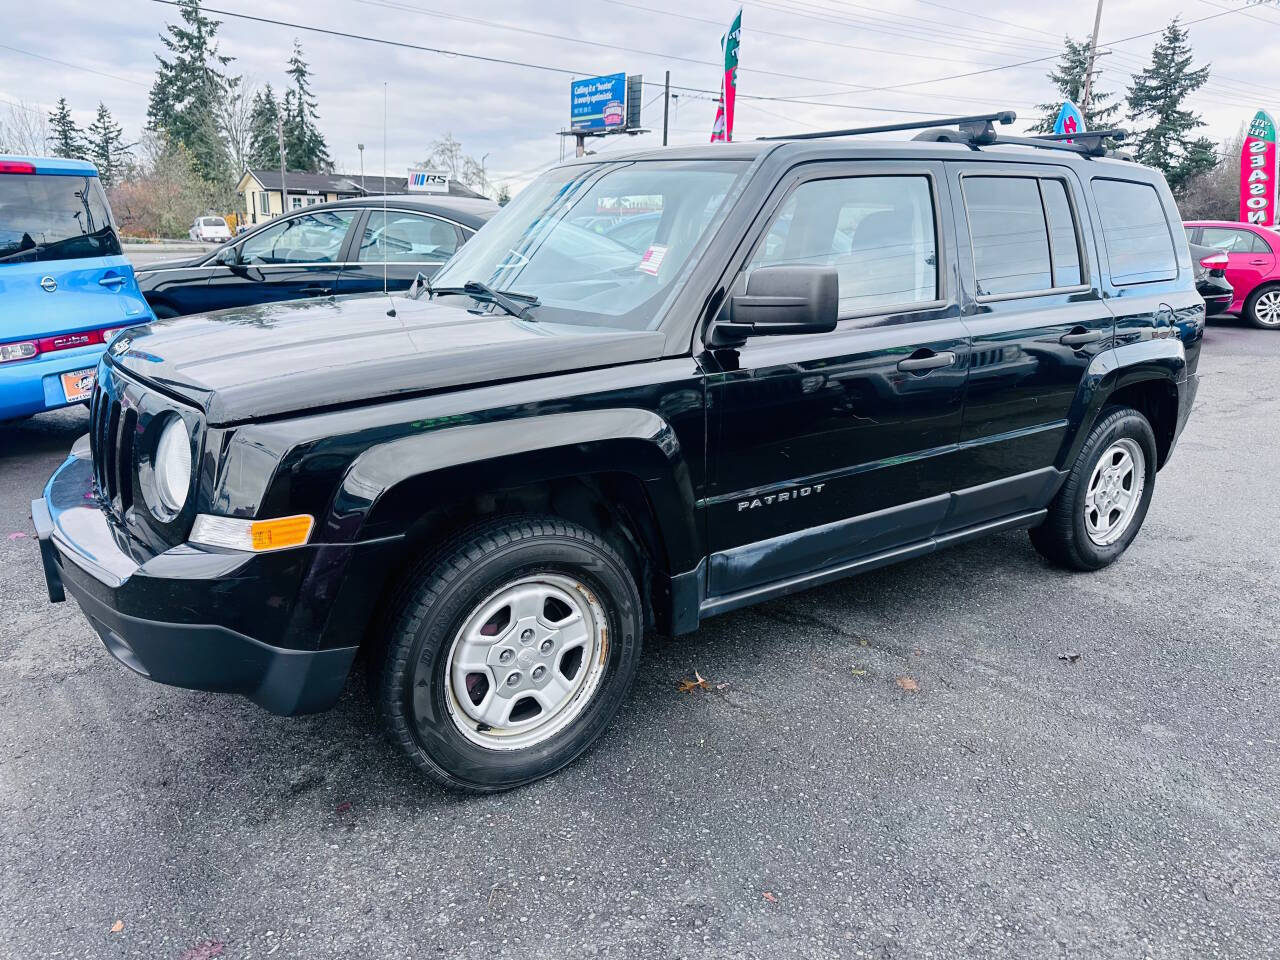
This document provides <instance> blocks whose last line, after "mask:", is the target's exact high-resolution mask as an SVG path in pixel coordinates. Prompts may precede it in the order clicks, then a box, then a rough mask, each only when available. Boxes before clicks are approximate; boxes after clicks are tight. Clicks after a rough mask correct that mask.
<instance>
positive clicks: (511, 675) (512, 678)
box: [507, 670, 520, 687]
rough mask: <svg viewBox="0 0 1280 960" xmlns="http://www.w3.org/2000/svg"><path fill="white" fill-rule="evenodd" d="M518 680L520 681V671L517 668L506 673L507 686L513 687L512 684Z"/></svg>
mask: <svg viewBox="0 0 1280 960" xmlns="http://www.w3.org/2000/svg"><path fill="white" fill-rule="evenodd" d="M519 682H520V671H519V670H516V671H515V672H514V673H509V674H507V686H508V687H514V686H515V685H516V684H517V683H519Z"/></svg>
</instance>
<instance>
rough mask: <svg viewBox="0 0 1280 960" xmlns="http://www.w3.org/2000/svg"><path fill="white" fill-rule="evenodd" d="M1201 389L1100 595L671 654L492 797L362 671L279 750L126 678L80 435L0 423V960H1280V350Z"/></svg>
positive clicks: (1057, 592) (838, 620)
mask: <svg viewBox="0 0 1280 960" xmlns="http://www.w3.org/2000/svg"><path fill="white" fill-rule="evenodd" d="M1201 373H1202V374H1203V375H1204V381H1203V384H1202V387H1201V391H1200V396H1199V400H1198V402H1197V405H1196V410H1195V414H1194V417H1193V419H1192V421H1191V424H1190V426H1189V427H1188V429H1187V432H1186V433H1185V435H1184V437H1183V439H1182V441H1181V443H1180V445H1179V448H1178V450H1177V453H1176V455H1175V457H1174V458H1173V460H1172V462H1171V463H1170V465H1169V467H1168V469H1167V470H1165V471H1164V472H1163V473H1161V474H1160V477H1159V480H1158V482H1157V490H1156V495H1155V500H1154V503H1153V506H1152V510H1151V513H1150V514H1149V516H1148V518H1147V521H1146V526H1145V529H1144V530H1143V532H1142V534H1141V536H1140V537H1139V539H1138V541H1137V542H1136V543H1135V545H1134V547H1133V548H1132V549H1131V550H1130V551H1129V553H1128V554H1127V555H1126V556H1125V557H1124V558H1123V559H1122V561H1121V562H1119V563H1118V564H1116V565H1115V566H1113V567H1111V568H1109V569H1107V570H1105V571H1103V572H1101V573H1096V574H1089V575H1080V574H1066V573H1062V572H1060V571H1056V570H1053V569H1050V568H1048V567H1046V566H1045V565H1044V564H1043V563H1042V562H1041V561H1040V560H1039V558H1038V557H1037V555H1036V554H1035V553H1034V552H1033V551H1032V549H1031V546H1030V544H1029V543H1028V541H1027V538H1026V536H1025V534H1021V533H1015V534H1007V535H1002V536H998V537H995V538H993V539H989V540H987V541H984V542H979V543H974V544H969V545H966V546H962V547H959V548H956V549H953V550H951V551H950V552H944V553H940V554H937V555H934V556H932V557H928V558H925V559H923V560H918V561H914V562H911V563H907V564H905V565H901V566H898V567H894V568H890V569H885V570H880V571H877V572H874V573H871V574H868V575H866V576H863V577H861V578H859V579H855V580H851V581H847V582H844V583H840V584H835V585H832V586H829V587H826V588H823V589H819V590H815V591H812V592H809V593H805V594H801V595H799V596H796V597H792V598H788V599H785V600H780V601H775V602H771V603H768V604H765V605H763V606H760V607H757V608H755V609H752V610H747V611H743V612H740V613H736V614H731V615H727V616H724V617H722V618H718V619H715V620H712V621H709V622H708V623H707V624H706V625H705V626H704V627H703V629H702V630H701V631H699V632H698V633H696V634H694V635H692V636H689V637H684V638H681V639H679V640H657V639H655V640H652V641H651V642H650V644H649V647H648V649H647V652H646V655H645V660H644V662H643V664H642V667H641V675H640V678H639V680H638V682H637V684H636V686H635V689H634V691H633V692H632V694H631V696H630V699H629V702H628V703H627V705H626V706H625V707H624V709H623V711H622V713H621V715H620V717H619V719H618V720H617V721H616V722H615V724H614V725H613V727H612V728H611V730H610V731H609V732H608V733H607V734H606V736H605V737H604V739H603V740H602V742H601V743H600V744H599V746H598V747H597V748H596V749H595V750H594V751H593V752H591V753H590V754H589V755H588V756H587V757H585V758H584V759H583V760H581V761H580V762H578V763H577V764H575V765H574V766H572V767H570V768H569V769H568V770H566V771H564V772H562V773H561V774H560V775H558V776H556V777H554V778H552V779H551V780H549V781H545V782H542V783H540V784H537V785H535V786H533V787H530V788H526V789H523V790H520V791H518V792H515V793H510V794H506V795H502V796H497V797H490V798H482V799H473V798H464V797H459V796H454V795H450V794H446V793H443V792H440V791H439V790H437V789H435V788H434V787H432V786H430V785H428V784H427V783H425V782H423V781H421V780H419V779H418V778H417V777H416V776H415V774H414V772H413V771H412V769H411V768H410V767H409V765H408V764H407V763H406V762H403V761H401V760H400V759H399V757H398V756H397V755H396V754H395V753H394V752H393V750H392V749H391V748H390V747H389V746H388V745H387V744H385V743H384V742H383V740H382V738H381V733H380V730H379V729H378V727H377V726H376V725H375V723H374V721H373V718H372V716H371V712H370V708H369V704H368V701H367V699H366V697H365V695H364V692H363V684H362V682H361V678H357V679H356V680H354V681H353V682H352V683H351V684H350V686H349V690H348V692H347V694H346V695H345V696H344V698H343V700H342V702H341V704H340V706H339V707H338V708H337V709H336V710H335V711H333V712H331V713H329V714H325V715H319V716H312V717H306V718H299V719H282V718H277V717H273V716H270V715H268V714H266V713H264V712H262V711H261V710H259V709H258V708H256V707H254V706H253V705H252V704H250V703H248V702H247V701H244V700H240V699H234V698H226V697H220V696H214V695H209V694H202V693H194V692H189V691H183V690H176V689H170V688H165V687H161V686H158V685H155V684H151V683H148V682H146V681H143V680H141V679H139V678H137V677H135V676H133V675H132V674H130V673H129V672H128V671H127V670H125V669H124V668H123V667H121V666H120V665H118V664H117V663H116V662H115V661H114V660H112V659H111V657H110V656H109V655H108V654H107V652H106V651H105V650H104V649H103V647H102V645H101V644H100V643H99V641H98V640H97V638H96V637H95V635H94V634H93V633H92V632H91V630H90V629H89V627H88V625H87V624H86V623H85V621H84V620H83V618H82V617H81V616H80V614H79V611H78V610H77V609H76V607H75V604H74V602H68V603H66V604H64V605H60V606H56V607H51V606H50V605H49V604H48V603H47V601H46V598H45V593H44V585H43V580H42V577H41V573H40V563H39V558H38V551H37V547H36V544H35V541H34V539H33V538H32V536H31V522H30V518H29V510H28V503H29V501H30V499H31V498H32V497H33V496H35V495H36V494H37V493H38V492H39V489H40V487H41V485H42V484H43V482H44V480H45V478H46V477H47V476H48V474H49V473H50V471H51V470H52V469H53V468H54V466H55V465H56V464H57V462H58V461H59V460H60V459H61V458H62V456H63V455H64V454H65V452H66V450H67V449H68V448H69V447H70V445H71V443H72V442H73V440H74V439H75V438H76V437H77V436H78V435H79V434H81V433H82V432H84V430H85V424H86V414H85V412H84V411H82V410H80V409H76V410H73V411H66V412H61V413H57V414H52V415H45V416H41V417H38V418H35V419H34V420H31V421H29V422H27V423H26V424H24V425H20V426H17V427H0V584H3V587H2V588H0V701H2V702H3V703H4V704H5V711H4V712H5V722H4V726H3V730H2V731H0V850H3V854H2V855H0V862H2V863H3V867H2V868H0V902H3V903H4V904H5V908H4V909H3V911H0V955H5V956H12V957H22V958H31V957H93V958H113V957H146V958H175V960H176V958H185V960H196V958H204V957H213V956H224V957H233V958H249V957H267V956H273V955H274V956H276V957H290V958H293V957H306V958H327V957H349V958H384V957H388V958H389V957H415V958H422V957H465V958H490V957H513V958H567V957H580V956H603V957H643V958H656V957H664V958H665V957H719V958H729V957H735V958H736V957H749V958H770V960H772V958H790V957H796V958H801V957H803V958H827V957H874V958H945V957H956V956H973V957H983V958H990V957H1009V958H1043V957H1105V958H1116V957H1124V958H1142V957H1151V958H1168V957H1187V958H1197V960H1202V958H1211V957H1241V958H1245V957H1248V958H1257V957H1269V956H1276V955H1280V916H1278V915H1277V909H1276V907H1277V902H1278V900H1280V879H1278V878H1280V762H1277V751H1278V750H1280V720H1278V719H1277V718H1278V717H1280V666H1278V665H1277V658H1278V655H1280V618H1278V617H1277V612H1278V611H1280V532H1278V531H1280V500H1278V499H1277V498H1276V496H1275V489H1276V478H1277V477H1278V476H1280V334H1274V333H1267V332H1263V331H1258V330H1253V329H1250V328H1248V327H1246V326H1244V325H1243V324H1241V323H1239V322H1233V321H1225V322H1221V323H1217V324H1215V325H1213V326H1211V327H1210V329H1209V332H1208V335H1207V338H1206V343H1205V348H1204V357H1203V360H1202V362H1201ZM24 533H25V534H27V536H21V535H22V534H24ZM1072 657H1078V658H1077V659H1074V660H1072V659H1070V658H1072ZM1064 658H1067V659H1064ZM694 671H697V672H698V673H700V674H701V676H703V677H705V678H706V679H707V680H708V681H709V684H710V689H709V690H695V691H693V692H689V693H684V692H680V691H679V690H678V689H677V685H678V684H679V683H680V682H681V681H682V680H685V679H689V678H692V677H693V675H694Z"/></svg>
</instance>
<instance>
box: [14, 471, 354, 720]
mask: <svg viewBox="0 0 1280 960" xmlns="http://www.w3.org/2000/svg"><path fill="white" fill-rule="evenodd" d="M91 492H92V465H91V464H90V462H89V461H88V460H86V459H83V458H82V457H77V456H75V455H73V456H72V457H71V458H69V459H68V460H67V461H66V462H65V463H64V464H63V465H62V466H61V467H60V468H59V469H58V471H57V472H56V473H54V475H53V477H52V478H50V480H49V484H48V485H47V486H46V488H45V493H44V497H43V498H42V499H40V500H35V501H33V502H32V504H31V516H32V519H33V520H34V521H35V527H36V535H37V537H38V538H39V541H40V556H41V560H42V561H43V563H44V573H45V581H46V585H47V586H48V590H49V599H50V600H51V601H53V602H55V603H57V602H59V601H61V600H63V599H65V594H66V593H70V594H71V595H72V596H73V597H74V598H75V599H76V601H77V602H78V603H79V604H80V609H81V610H82V611H83V612H84V614H85V616H86V617H87V618H88V619H89V623H90V624H91V625H92V626H93V628H94V629H95V630H96V631H97V632H98V635H99V636H100V637H101V638H102V642H103V643H104V644H105V645H106V648H107V650H108V651H110V653H111V654H112V656H114V657H115V658H116V659H117V660H119V661H120V662H121V663H123V664H124V665H125V666H126V667H128V668H129V669H130V670H133V671H134V672H136V673H139V674H141V675H142V676H144V677H148V678H150V679H152V680H155V681H158V682H160V683H167V684H171V685H173V686H178V687H188V688H190V689H195V690H212V691H218V692H225V693H238V694H243V695H244V696H247V697H248V698H249V699H251V700H252V701H254V702H255V703H257V704H258V705H260V706H262V707H264V708H266V709H267V710H270V711H271V712H272V713H279V714H297V713H312V712H315V711H318V710H325V709H328V708H329V707H331V706H332V705H333V704H334V703H335V702H336V701H337V699H338V697H339V696H340V695H341V693H342V688H343V685H344V684H345V683H346V679H347V674H348V673H349V672H350V669H351V664H352V662H353V661H354V659H355V655H356V647H355V646H339V647H330V648H326V649H294V648H291V647H285V646H277V645H274V644H272V643H268V642H265V641H264V640H262V639H259V638H256V637H251V636H248V635H247V634H246V633H245V632H242V631H240V630H237V629H233V628H232V627H230V626H228V625H227V621H228V620H230V621H232V622H235V623H236V624H241V623H250V622H262V623H266V624H277V623H285V622H287V621H289V620H291V619H293V618H287V617H286V618H282V617H281V616H280V611H279V609H278V608H279V607H280V605H281V603H282V601H283V600H284V598H285V596H286V595H287V594H288V592H289V591H288V589H283V590H282V588H281V581H285V582H287V583H289V584H292V585H293V586H294V587H295V588H297V587H299V585H305V584H306V583H308V582H309V581H308V579H307V578H306V577H305V576H304V575H302V574H301V573H299V567H300V564H299V562H298V557H297V556H295V557H292V558H290V557H285V556H283V555H284V554H291V553H294V551H279V552H278V553H276V554H261V555H257V554H242V553H236V552H231V551H225V552H207V551H203V550H200V549H197V548H194V547H191V546H188V545H183V546H179V547H175V548H173V549H172V550H170V551H167V552H165V553H161V554H157V555H155V556H153V557H150V558H147V557H144V556H140V555H139V554H138V552H137V551H136V550H135V549H134V548H133V547H132V545H131V544H130V543H129V542H128V539H127V537H126V536H125V535H124V534H123V533H122V532H121V531H120V530H119V529H118V528H117V527H116V526H115V525H114V524H113V522H112V521H111V519H110V518H109V517H108V516H107V514H105V513H104V512H103V511H102V510H101V509H100V508H99V507H98V504H97V502H96V501H95V500H93V499H92V498H91ZM321 549H323V548H316V547H309V548H299V550H301V551H309V553H307V554H306V556H307V557H308V558H309V560H311V561H314V558H315V553H316V551H318V550H321ZM333 559H334V558H333V557H329V558H328V560H329V561H330V562H332V560H333ZM343 559H344V560H345V557H344V558H343ZM304 565H305V566H307V567H310V566H312V565H313V564H312V563H306V564H304ZM342 566H345V563H344V564H342ZM288 602H289V605H290V606H292V597H290V599H289V601H288ZM259 604H260V607H258V609H259V610H260V615H258V616H257V617H256V619H255V607H257V606H258V605H259ZM219 621H222V622H219ZM315 635H316V636H318V631H317V633H316V634H315Z"/></svg>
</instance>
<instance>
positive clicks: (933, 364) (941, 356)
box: [898, 350, 956, 373]
mask: <svg viewBox="0 0 1280 960" xmlns="http://www.w3.org/2000/svg"><path fill="white" fill-rule="evenodd" d="M955 362H956V355H955V354H954V353H951V352H950V351H947V352H945V353H934V352H933V351H932V350H931V351H929V352H928V353H927V354H925V355H923V356H918V357H915V356H912V357H907V358H906V359H905V360H899V361H898V369H899V370H904V371H908V372H912V373H914V372H917V371H920V370H935V369H937V368H938V367H949V366H951V365H952V364H953V363H955Z"/></svg>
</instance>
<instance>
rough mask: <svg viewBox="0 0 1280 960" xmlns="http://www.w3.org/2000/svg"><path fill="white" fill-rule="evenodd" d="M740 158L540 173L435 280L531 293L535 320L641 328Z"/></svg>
mask: <svg viewBox="0 0 1280 960" xmlns="http://www.w3.org/2000/svg"><path fill="white" fill-rule="evenodd" d="M746 169H747V165H746V164H745V163H743V162H738V161H720V160H716V161H687V162H686V161H658V162H653V163H649V162H645V163H608V164H599V165H593V166H588V167H583V166H576V165H575V166H570V167H562V168H560V169H557V170H553V171H551V172H550V173H547V174H544V175H543V176H542V177H539V178H538V179H537V180H535V181H534V182H533V183H531V184H530V185H529V186H527V187H525V189H524V190H522V191H521V192H520V194H519V195H518V196H517V197H516V198H515V199H514V200H513V201H512V202H511V203H510V204H508V205H507V206H506V207H505V208H504V209H503V210H502V212H501V213H499V214H498V215H497V216H496V217H494V218H493V219H492V220H491V221H489V223H488V224H486V225H485V227H484V229H482V230H481V231H480V232H479V233H477V234H476V235H475V237H474V238H473V239H472V240H471V241H470V242H468V243H467V245H466V246H464V247H463V248H462V249H461V250H460V251H458V253H457V254H456V255H455V256H454V258H453V259H452V260H450V261H449V263H448V264H447V265H446V266H445V268H444V269H443V270H441V271H440V273H438V274H437V275H436V276H435V277H433V278H432V286H433V287H435V288H436V289H437V290H440V289H444V288H459V287H462V286H463V285H464V284H466V283H467V282H468V281H477V280H478V281H480V282H482V283H486V284H488V285H489V286H491V287H493V288H494V289H496V290H500V291H514V292H516V293H520V294H526V295H528V296H533V297H537V298H538V304H539V305H538V306H537V307H536V308H534V309H533V310H532V312H531V317H532V318H533V319H536V320H543V321H552V322H559V323H582V324H596V325H600V326H610V327H625V328H629V329H647V328H649V327H652V326H653V325H654V324H655V323H656V322H657V321H658V320H659V319H660V318H661V315H662V306H663V303H664V302H665V301H666V298H667V297H668V296H669V295H670V294H671V293H672V292H673V291H674V283H675V281H676V279H677V278H678V277H679V276H681V275H682V274H683V273H684V270H685V265H686V264H688V263H691V262H692V261H693V258H694V255H695V253H697V252H698V251H700V249H701V247H702V246H703V245H704V244H705V242H706V240H707V239H708V238H709V237H710V235H711V232H712V228H713V227H714V226H716V225H718V224H719V222H720V220H721V218H722V217H723V216H724V212H725V208H726V207H727V204H726V203H725V198H726V197H727V196H728V194H729V192H730V190H731V189H732V188H733V187H734V185H735V184H736V183H737V182H738V180H740V178H741V177H742V176H743V174H744V173H745V172H746Z"/></svg>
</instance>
